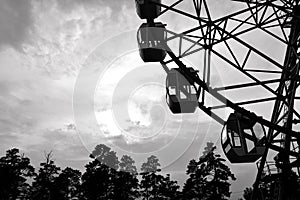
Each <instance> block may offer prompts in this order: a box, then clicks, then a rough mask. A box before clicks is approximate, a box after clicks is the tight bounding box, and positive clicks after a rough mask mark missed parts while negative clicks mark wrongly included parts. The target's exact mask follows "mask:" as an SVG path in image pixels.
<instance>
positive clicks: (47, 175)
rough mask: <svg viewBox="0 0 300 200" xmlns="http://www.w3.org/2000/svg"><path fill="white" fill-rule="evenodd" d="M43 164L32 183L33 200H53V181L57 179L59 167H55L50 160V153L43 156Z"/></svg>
mask: <svg viewBox="0 0 300 200" xmlns="http://www.w3.org/2000/svg"><path fill="white" fill-rule="evenodd" d="M45 159H46V160H45V162H42V163H40V169H39V172H38V175H37V176H36V177H35V178H34V182H33V183H32V187H33V190H32V195H31V198H32V199H33V200H35V199H36V200H40V199H51V200H52V199H53V200H54V199H55V183H54V182H55V179H56V177H58V175H59V172H60V167H57V166H56V165H55V163H54V160H53V159H52V152H49V153H47V154H45Z"/></svg>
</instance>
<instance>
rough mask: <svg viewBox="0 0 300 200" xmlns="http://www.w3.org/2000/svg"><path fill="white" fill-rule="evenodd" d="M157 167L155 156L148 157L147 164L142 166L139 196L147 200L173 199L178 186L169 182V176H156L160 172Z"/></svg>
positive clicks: (158, 164) (157, 161)
mask: <svg viewBox="0 0 300 200" xmlns="http://www.w3.org/2000/svg"><path fill="white" fill-rule="evenodd" d="M159 166H160V163H159V160H158V158H157V157H156V156H150V157H149V158H147V162H146V163H143V164H142V167H141V171H142V173H141V175H142V180H141V183H140V188H141V190H140V192H141V196H142V197H143V198H144V199H147V200H160V199H161V200H166V199H170V200H171V199H175V197H176V195H177V190H178V188H179V186H178V185H177V182H176V181H171V180H170V175H169V174H167V176H166V177H164V176H162V175H160V174H157V173H158V172H160V171H161V169H160V168H159Z"/></svg>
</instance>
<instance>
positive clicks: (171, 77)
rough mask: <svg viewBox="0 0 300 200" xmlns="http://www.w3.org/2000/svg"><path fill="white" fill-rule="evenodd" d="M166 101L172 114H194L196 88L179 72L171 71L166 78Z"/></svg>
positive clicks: (196, 100) (176, 70)
mask: <svg viewBox="0 0 300 200" xmlns="http://www.w3.org/2000/svg"><path fill="white" fill-rule="evenodd" d="M166 90H167V91H166V92H167V94H166V101H167V104H168V106H169V108H170V110H171V112H172V113H174V114H177V113H194V112H195V110H196V108H197V107H198V98H197V90H196V87H195V86H194V85H193V84H191V83H190V82H189V81H188V80H187V79H186V78H185V77H184V76H183V75H182V74H181V72H180V71H179V69H171V70H170V71H169V72H168V74H167V78H166Z"/></svg>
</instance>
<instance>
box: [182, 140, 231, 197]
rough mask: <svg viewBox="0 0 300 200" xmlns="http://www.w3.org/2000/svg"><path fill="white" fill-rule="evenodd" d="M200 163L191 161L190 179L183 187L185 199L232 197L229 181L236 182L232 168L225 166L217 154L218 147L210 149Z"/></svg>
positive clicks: (189, 167)
mask: <svg viewBox="0 0 300 200" xmlns="http://www.w3.org/2000/svg"><path fill="white" fill-rule="evenodd" d="M210 146H211V145H210V144H208V146H207V148H206V150H207V149H211V150H210V151H207V152H206V153H205V154H204V155H203V156H201V157H200V158H199V160H198V161H196V160H194V159H193V160H191V161H190V163H189V165H188V169H187V172H186V173H187V175H189V178H188V179H187V181H186V183H185V184H184V187H183V195H184V197H185V199H201V200H202V199H207V200H216V199H218V200H221V199H228V198H229V197H230V183H229V180H230V179H231V180H235V179H236V178H235V176H234V174H233V173H232V172H231V170H230V168H229V167H228V166H227V165H225V164H224V162H225V160H224V159H223V158H221V157H220V155H218V154H215V153H214V151H215V149H216V147H213V148H210Z"/></svg>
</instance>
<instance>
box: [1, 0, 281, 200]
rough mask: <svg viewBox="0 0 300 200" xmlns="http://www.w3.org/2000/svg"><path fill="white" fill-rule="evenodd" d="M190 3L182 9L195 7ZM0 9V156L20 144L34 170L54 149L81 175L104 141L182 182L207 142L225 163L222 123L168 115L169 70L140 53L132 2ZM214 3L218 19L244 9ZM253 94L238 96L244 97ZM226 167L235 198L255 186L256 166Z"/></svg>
mask: <svg viewBox="0 0 300 200" xmlns="http://www.w3.org/2000/svg"><path fill="white" fill-rule="evenodd" d="M165 2H167V3H170V2H172V1H171V0H169V1H165ZM186 2H187V1H186ZM191 2H192V1H191ZM191 2H190V3H187V4H184V5H183V6H182V9H186V10H188V11H189V10H191V8H192V7H191V6H192V4H191ZM0 4H1V5H0V63H1V67H0V103H1V108H0V154H3V155H4V154H5V151H6V150H8V149H10V148H13V147H17V148H19V149H20V150H21V152H24V153H25V155H27V156H28V157H30V158H31V161H32V163H33V164H34V165H35V166H36V167H38V164H39V162H40V161H42V160H43V158H44V154H45V153H46V152H49V151H53V155H54V159H55V161H56V163H57V164H58V165H59V166H61V167H66V166H71V167H74V168H77V169H80V170H84V165H85V164H86V163H87V162H89V158H88V155H89V153H90V152H91V151H92V150H93V148H94V147H95V146H96V145H97V144H100V143H104V144H107V145H108V146H110V147H111V148H112V149H113V150H114V151H116V152H117V153H118V156H119V158H120V157H121V156H122V155H124V154H127V155H130V156H132V157H133V158H134V159H135V161H136V165H137V166H138V167H139V166H140V165H141V163H143V162H144V161H146V158H147V157H149V156H150V155H156V156H158V158H159V159H160V162H161V167H162V169H163V172H164V173H171V176H172V178H174V179H175V180H178V181H179V183H180V184H183V183H184V180H185V178H186V176H185V170H186V166H187V164H188V162H189V160H191V159H197V158H198V157H199V155H201V152H202V150H203V148H204V147H205V144H206V142H214V143H216V145H217V146H218V150H217V151H218V153H220V154H221V155H222V156H223V157H224V154H223V152H222V150H221V147H220V133H221V130H222V126H221V125H219V124H217V123H216V122H215V121H213V120H212V119H210V118H209V117H207V116H206V115H205V114H204V113H203V112H201V111H200V110H197V111H196V113H194V114H187V115H172V114H171V112H170V111H169V110H168V107H167V105H166V102H165V87H164V85H165V78H166V74H165V72H164V71H163V69H162V68H161V66H160V65H158V64H156V63H150V64H149V63H143V62H142V60H141V59H140V58H139V55H138V50H137V43H136V38H135V37H136V31H137V28H138V27H139V26H140V24H141V23H143V21H142V20H140V19H139V18H138V16H137V14H136V12H135V5H134V1H133V0H132V1H129V0H118V1H109V0H27V1H19V0H1V2H0ZM210 6H211V10H212V12H213V13H214V15H215V16H222V15H224V14H225V13H230V12H232V11H234V10H237V9H238V8H240V7H241V5H240V4H234V3H232V2H229V1H221V0H218V1H214V2H213V3H212V4H210ZM160 20H161V21H162V22H163V23H167V28H168V29H170V30H172V31H175V32H181V31H182V30H185V29H187V28H189V27H193V25H194V24H193V23H192V22H190V21H189V20H188V19H186V18H182V17H178V16H177V15H175V14H174V13H170V14H165V15H164V16H162V18H161V19H160ZM252 38H253V37H252ZM253 40H255V39H253ZM254 42H255V41H254ZM256 42H261V40H258V41H256ZM264 47H266V48H269V49H272V48H273V46H272V45H270V46H264ZM279 52H280V51H279ZM279 59H281V58H279ZM184 62H185V63H187V64H188V65H192V66H195V67H198V68H199V66H198V65H199V63H201V61H199V59H198V58H195V59H193V58H191V59H185V60H184ZM219 64H220V63H219V61H214V60H212V68H213V70H214V73H213V74H212V80H213V81H214V82H213V83H212V84H216V85H219V86H220V85H225V84H227V83H228V81H229V82H230V81H231V83H232V78H229V77H228V76H227V75H226V76H225V77H224V74H226V73H228V71H227V72H226V73H224V69H220V68H219V66H218V65H219ZM241 80H243V79H242V78H241V79H239V78H236V79H235V80H234V81H237V82H238V81H241ZM243 81H244V80H243ZM248 93H249V92H248ZM248 93H247V92H246V93H241V94H242V95H240V96H239V98H241V100H242V99H243V98H245V99H247V98H248V97H247V94H248ZM234 95H237V94H233V96H234ZM257 95H259V94H257ZM226 114H228V113H226V112H225V111H224V112H223V113H221V115H222V116H224V117H225V116H226ZM226 164H228V165H229V166H230V167H231V168H232V170H233V172H234V173H235V174H236V177H237V181H235V182H234V183H233V185H232V191H233V199H234V198H235V199H236V198H237V197H238V196H241V195H242V192H241V191H242V190H243V189H244V188H245V187H249V186H251V184H252V183H253V180H254V176H255V174H256V171H255V169H256V166H255V164H243V165H236V164H235V165H233V164H230V163H229V162H228V161H226Z"/></svg>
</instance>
